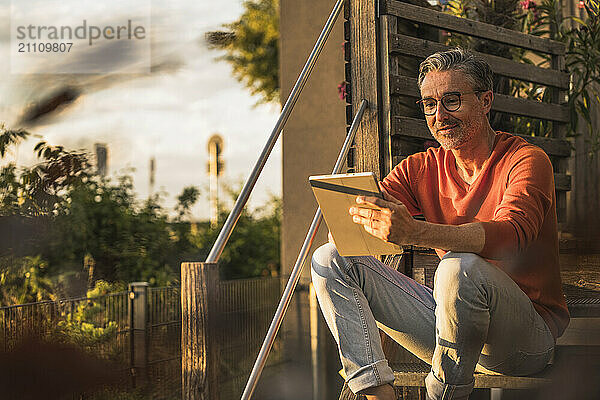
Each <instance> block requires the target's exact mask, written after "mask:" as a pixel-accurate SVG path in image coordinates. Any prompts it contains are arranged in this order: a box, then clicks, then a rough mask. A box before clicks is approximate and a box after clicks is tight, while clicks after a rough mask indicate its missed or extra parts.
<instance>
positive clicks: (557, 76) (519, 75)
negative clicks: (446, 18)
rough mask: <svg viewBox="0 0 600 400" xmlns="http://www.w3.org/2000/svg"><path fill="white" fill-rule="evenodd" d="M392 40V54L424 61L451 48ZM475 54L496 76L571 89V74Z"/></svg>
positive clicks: (394, 36)
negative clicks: (486, 63) (433, 54)
mask: <svg viewBox="0 0 600 400" xmlns="http://www.w3.org/2000/svg"><path fill="white" fill-rule="evenodd" d="M390 39H391V40H390V53H392V54H408V55H411V56H414V57H419V58H423V59H424V58H426V57H428V56H429V55H431V54H432V53H435V52H438V51H445V50H448V49H450V48H451V46H446V45H444V44H441V43H436V42H432V41H429V40H423V39H420V38H415V37H411V36H406V35H401V34H392V35H390ZM473 54H475V55H477V56H479V57H481V58H483V59H484V60H485V61H487V62H488V64H490V67H491V68H492V71H494V73H495V74H498V75H502V76H506V77H509V78H514V79H520V80H524V81H527V82H534V83H540V84H542V85H547V86H552V87H557V88H561V89H568V88H569V74H567V73H566V72H562V71H557V70H554V69H550V68H540V67H536V66H535V65H531V64H523V63H519V62H515V61H512V60H509V59H506V58H502V57H498V56H493V55H490V54H485V53H480V52H476V51H473Z"/></svg>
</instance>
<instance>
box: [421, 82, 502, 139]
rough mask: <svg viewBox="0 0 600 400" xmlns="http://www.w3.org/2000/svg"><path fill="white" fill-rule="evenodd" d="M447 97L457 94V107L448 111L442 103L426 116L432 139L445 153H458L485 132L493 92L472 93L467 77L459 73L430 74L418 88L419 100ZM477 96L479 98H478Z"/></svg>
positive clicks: (439, 102)
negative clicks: (419, 89)
mask: <svg viewBox="0 0 600 400" xmlns="http://www.w3.org/2000/svg"><path fill="white" fill-rule="evenodd" d="M449 93H460V107H459V108H458V109H457V110H456V111H448V110H446V108H445V107H444V106H443V105H442V103H441V101H438V103H437V110H436V112H435V114H433V115H426V116H425V119H426V120H427V126H429V130H430V131H431V134H432V135H433V137H434V138H435V139H436V140H437V141H438V142H439V143H440V144H441V145H442V147H443V148H444V149H446V150H450V149H459V148H460V147H461V146H463V145H464V144H465V143H468V142H469V141H471V140H472V139H473V138H475V137H478V136H479V135H484V134H485V133H486V129H487V116H486V114H487V113H488V112H489V110H490V107H491V101H492V92H491V91H490V92H483V93H474V90H473V86H472V85H471V83H470V81H469V80H468V78H467V76H466V75H465V74H464V73H462V72H460V71H432V72H429V73H428V74H427V75H425V79H424V80H423V83H422V85H421V98H422V99H435V100H440V99H441V98H442V96H444V95H447V94H449ZM478 94H479V96H478Z"/></svg>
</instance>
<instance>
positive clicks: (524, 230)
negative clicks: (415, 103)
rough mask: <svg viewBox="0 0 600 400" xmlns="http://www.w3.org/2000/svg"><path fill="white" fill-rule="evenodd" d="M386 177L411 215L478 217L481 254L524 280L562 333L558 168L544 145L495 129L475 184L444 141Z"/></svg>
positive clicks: (459, 220)
mask: <svg viewBox="0 0 600 400" xmlns="http://www.w3.org/2000/svg"><path fill="white" fill-rule="evenodd" d="M382 183H383V186H384V188H385V189H386V191H387V192H388V193H389V194H391V195H392V196H394V197H396V198H397V199H398V200H400V201H401V202H402V203H404V205H406V207H407V208H408V210H409V211H410V212H411V214H412V215H417V214H423V215H424V216H425V219H426V220H427V221H428V222H433V223H438V224H448V225H460V224H465V223H468V222H475V221H479V222H481V223H482V225H483V228H484V230H485V245H484V247H483V250H482V251H481V252H480V253H479V255H481V256H482V257H484V258H486V259H487V260H489V261H490V262H492V263H493V264H495V265H496V266H498V267H499V268H501V269H502V270H503V271H504V272H506V273H507V274H508V275H509V276H510V277H511V278H512V279H513V280H514V281H515V282H516V283H517V284H518V285H519V287H520V288H521V290H523V292H525V294H527V296H528V297H529V298H530V299H531V301H532V302H533V305H534V307H535V309H536V310H537V312H538V313H539V314H540V315H541V316H542V318H544V320H545V321H546V324H547V325H548V327H549V328H550V330H551V331H552V334H553V335H554V337H555V338H556V337H559V336H560V335H561V334H562V333H563V332H564V330H565V328H566V327H567V325H568V323H569V312H568V310H567V305H566V303H565V299H564V296H563V293H562V287H561V281H560V268H559V264H558V233H557V221H556V198H555V193H554V174H553V171H552V165H551V164H550V160H549V158H548V156H547V155H546V153H544V151H543V150H542V149H540V148H539V147H537V146H534V145H532V144H529V143H527V142H526V141H525V140H523V139H521V138H519V137H516V136H513V135H510V134H508V133H498V134H496V139H495V141H494V147H493V149H492V153H491V154H490V157H489V158H488V159H487V160H486V162H485V164H484V165H483V170H482V171H481V173H480V174H479V176H478V177H477V179H476V180H475V181H474V182H473V183H472V184H471V185H468V184H467V183H466V182H465V181H463V180H462V179H461V178H460V176H459V175H458V172H457V170H456V161H455V159H454V155H453V153H452V152H451V151H445V150H444V149H443V148H441V147H440V148H429V149H428V150H427V151H425V152H422V153H417V154H413V155H411V156H409V157H408V158H406V159H405V160H403V161H402V162H401V163H400V164H398V165H397V166H396V168H394V169H393V170H392V172H390V174H389V175H388V176H387V177H385V179H384V180H383V182H382ZM436 252H437V253H438V255H439V256H440V257H442V256H443V255H444V254H445V251H444V250H439V249H436Z"/></svg>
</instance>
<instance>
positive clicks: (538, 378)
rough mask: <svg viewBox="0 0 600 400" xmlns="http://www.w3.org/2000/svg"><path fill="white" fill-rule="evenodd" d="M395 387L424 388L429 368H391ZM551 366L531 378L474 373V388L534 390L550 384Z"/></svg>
mask: <svg viewBox="0 0 600 400" xmlns="http://www.w3.org/2000/svg"><path fill="white" fill-rule="evenodd" d="M392 368H393V370H394V377H395V380H394V385H395V386H419V387H424V386H425V377H426V376H427V374H428V373H429V371H430V369H431V367H430V366H429V365H427V364H425V363H422V364H417V363H402V364H395V365H393V366H392ZM551 373H552V366H548V367H547V368H546V369H544V370H543V371H542V372H540V373H538V374H535V375H531V376H507V375H490V374H481V373H476V374H475V375H474V378H475V388H502V389H535V388H539V387H541V386H544V385H546V384H548V383H550V382H551V379H550V374H551Z"/></svg>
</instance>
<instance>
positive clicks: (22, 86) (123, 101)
mask: <svg viewBox="0 0 600 400" xmlns="http://www.w3.org/2000/svg"><path fill="white" fill-rule="evenodd" d="M53 1H56V0H44V1H39V0H19V5H21V6H23V5H24V4H25V5H26V9H27V12H26V13H25V18H29V16H31V18H32V20H33V18H34V17H35V16H36V15H40V16H41V17H43V16H44V13H46V14H45V15H49V14H48V13H51V12H68V13H70V16H71V17H72V18H74V20H77V19H78V18H86V19H90V20H93V18H94V15H96V14H94V13H98V10H94V11H90V8H89V7H87V8H86V6H85V4H84V3H85V2H83V1H81V0H79V1H75V0H62V1H61V2H57V3H56V4H63V3H65V1H66V2H68V3H72V5H70V7H69V8H68V11H56V9H57V8H56V7H58V6H57V5H56V4H55V5H54V7H55V8H54V9H53V8H52V7H53ZM111 1H113V2H114V3H115V5H117V4H119V2H116V1H115V0H111ZM111 1H109V2H103V4H104V3H111ZM136 1H142V2H144V1H146V3H147V4H148V5H149V6H150V7H149V8H147V9H146V10H144V11H147V12H148V15H149V16H150V19H149V20H150V29H149V30H148V33H149V37H151V38H152V42H151V43H152V45H151V52H150V54H149V57H150V58H149V60H146V61H149V62H151V63H152V65H157V64H159V65H163V66H164V67H163V68H162V69H161V70H160V71H159V72H154V73H138V74H108V73H107V74H103V73H100V74H96V75H94V76H93V77H91V76H89V75H81V74H54V73H44V74H41V73H40V72H47V71H50V70H51V65H52V63H51V62H50V61H45V60H44V59H40V60H38V61H35V60H34V61H32V62H33V64H30V67H31V69H30V70H28V71H34V72H36V73H27V74H22V73H12V71H11V68H10V63H2V64H1V65H0V122H5V123H6V124H7V126H8V127H11V128H17V127H18V126H14V125H13V124H14V123H16V122H17V121H18V118H19V116H20V115H21V114H22V112H23V110H24V109H25V107H27V105H28V104H31V103H32V102H35V101H36V100H37V99H39V98H40V97H42V96H43V95H44V94H46V93H51V92H52V90H55V89H56V88H57V87H61V85H64V84H65V82H77V83H78V84H80V86H81V87H83V88H84V91H83V94H82V95H81V96H80V97H79V98H78V99H77V100H76V101H75V102H74V103H72V104H71V105H70V106H68V107H66V108H65V109H64V110H62V111H61V112H60V113H58V115H56V116H53V117H52V118H49V119H46V120H44V121H42V123H41V124H38V125H37V126H35V127H32V128H30V129H28V130H29V131H30V132H31V133H33V134H34V135H36V136H35V137H33V138H31V139H29V140H27V141H26V142H23V143H21V144H20V145H19V146H18V148H16V149H13V150H12V151H11V153H10V154H9V155H8V156H7V157H5V159H4V160H2V162H3V163H6V162H16V163H17V164H18V165H31V164H33V163H35V162H36V159H35V157H34V153H33V146H34V145H35V144H36V143H37V142H38V141H39V140H40V137H41V138H43V139H44V140H46V141H47V142H48V143H50V144H60V145H64V146H65V147H66V148H69V149H85V150H87V151H89V152H93V149H94V143H105V144H107V146H108V154H109V156H108V169H109V175H111V176H116V175H119V174H123V173H128V174H131V175H132V176H133V178H134V185H135V191H136V193H137V194H138V197H139V198H140V199H145V198H146V197H147V196H148V194H149V163H150V158H152V157H154V158H155V159H156V177H155V179H156V183H155V192H157V191H161V192H164V193H166V194H165V196H164V197H163V198H164V201H163V205H164V206H165V207H166V208H167V209H173V207H174V206H175V204H176V196H177V195H179V194H180V193H181V192H182V190H183V188H184V187H186V186H190V185H195V186H198V187H199V188H200V190H201V199H200V201H199V202H198V203H197V204H196V206H195V207H194V208H193V209H192V216H193V218H194V219H205V218H208V216H209V208H208V175H207V172H206V171H207V167H206V165H207V162H208V153H207V140H208V138H209V137H210V136H212V135H213V134H215V133H219V134H220V135H222V136H223V138H224V142H225V144H224V150H223V157H222V158H223V160H224V162H225V172H224V175H223V176H222V178H221V182H226V183H228V184H231V185H239V184H241V183H242V182H243V181H245V180H246V178H247V176H248V175H249V174H250V171H251V170H252V168H253V166H254V164H255V162H256V160H257V158H258V155H259V153H260V151H261V150H262V148H263V146H264V144H265V142H266V140H267V138H268V136H269V135H270V133H271V130H272V128H273V126H274V124H275V122H276V120H277V118H278V115H279V110H280V107H279V105H278V104H268V105H259V106H257V105H256V104H257V102H258V100H259V99H258V98H256V97H252V96H250V94H249V92H248V90H247V89H245V88H244V86H243V84H242V83H239V82H237V80H236V79H235V78H234V77H233V76H232V73H231V68H230V66H229V64H227V63H226V62H224V61H219V60H217V58H218V57H219V56H220V55H222V53H220V52H218V51H215V50H212V49H208V48H207V46H206V44H205V41H204V33H205V32H207V31H212V30H217V29H219V28H220V26H221V25H222V24H224V23H229V22H233V21H234V20H236V19H237V18H238V17H239V15H240V14H241V12H242V1H241V0H222V1H220V2H211V1H208V0H200V1H197V0H196V1H193V0H174V1H169V2H159V1H152V2H151V3H150V1H149V0H136ZM96 3H97V2H96ZM166 4H168V5H166ZM216 4H218V7H217V6H216ZM63 5H64V4H63ZM10 7H11V3H10V1H9V0H0V29H1V30H0V54H2V58H3V59H4V60H10V59H11V55H12V49H11V46H10V37H11V33H14V28H15V27H14V25H15V24H14V21H15V19H16V18H15V17H14V16H15V14H14V13H13V14H12V18H11V8H10ZM13 11H14V9H13ZM88 14H93V15H89V16H88ZM11 22H12V25H11ZM13 42H14V41H13ZM13 44H14V43H13ZM139 60H142V61H144V60H143V59H141V58H140V59H139ZM62 61H63V64H67V65H69V64H68V62H67V61H65V59H64V58H63V60H62ZM13 71H14V68H13ZM253 193H254V194H253V196H252V197H251V199H250V206H251V207H257V206H260V205H262V204H264V203H265V202H266V201H267V200H268V199H269V198H270V196H271V195H278V196H279V195H280V194H281V146H280V143H278V144H277V145H276V147H275V149H274V150H273V154H272V155H271V157H270V159H269V162H268V163H267V165H266V166H265V168H264V171H263V173H262V175H261V178H260V179H259V181H258V183H257V187H256V189H255V190H254V192H253Z"/></svg>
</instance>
